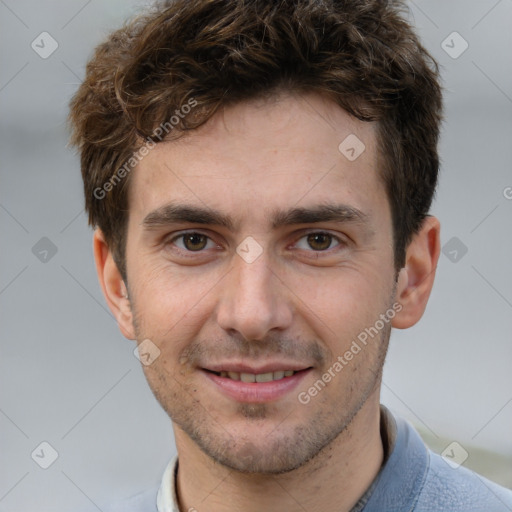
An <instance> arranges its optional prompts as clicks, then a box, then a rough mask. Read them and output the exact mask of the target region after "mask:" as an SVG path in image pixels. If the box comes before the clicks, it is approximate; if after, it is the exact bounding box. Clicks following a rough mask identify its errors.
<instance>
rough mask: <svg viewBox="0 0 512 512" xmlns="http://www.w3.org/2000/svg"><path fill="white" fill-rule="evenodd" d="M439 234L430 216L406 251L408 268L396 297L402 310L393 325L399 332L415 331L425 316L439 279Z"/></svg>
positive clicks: (436, 224) (400, 282) (435, 220)
mask: <svg viewBox="0 0 512 512" xmlns="http://www.w3.org/2000/svg"><path fill="white" fill-rule="evenodd" d="M440 232H441V226H440V224H439V221H438V220H437V218H436V217H431V216H429V217H427V218H426V219H425V220H424V221H423V224H422V227H421V229H420V231H419V232H418V233H417V234H416V235H414V237H413V239H412V241H411V243H410V244H409V246H408V247H407V251H406V256H405V267H404V268H402V269H401V270H400V274H399V276H398V284H397V288H396V295H395V297H396V300H397V301H398V302H399V303H400V304H401V306H402V309H401V310H400V311H399V312H397V314H396V315H395V317H394V318H393V320H392V322H391V325H392V326H393V327H396V328H397V329H407V328H408V327H412V326H413V325H414V324H415V323H416V322H418V320H419V319H420V318H421V317H422V316H423V313H424V312H425V308H426V307H427V302H428V298H429V297H430V292H431V291H432V286H433V285H434V277H435V275H436V268H437V261H438V259H439V253H440V246H441V243H440Z"/></svg>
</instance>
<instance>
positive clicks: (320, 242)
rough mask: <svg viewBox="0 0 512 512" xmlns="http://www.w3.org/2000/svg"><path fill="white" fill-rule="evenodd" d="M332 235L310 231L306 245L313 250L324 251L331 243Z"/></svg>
mask: <svg viewBox="0 0 512 512" xmlns="http://www.w3.org/2000/svg"><path fill="white" fill-rule="evenodd" d="M332 238H333V237H332V236H331V235H329V234H327V233H312V234H310V235H308V245H309V246H310V247H311V248H312V249H314V250H315V251H325V250H326V249H329V247H330V245H331V243H332Z"/></svg>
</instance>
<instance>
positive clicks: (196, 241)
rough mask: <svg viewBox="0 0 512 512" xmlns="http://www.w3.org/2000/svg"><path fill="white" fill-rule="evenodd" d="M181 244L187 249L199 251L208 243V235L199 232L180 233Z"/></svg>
mask: <svg viewBox="0 0 512 512" xmlns="http://www.w3.org/2000/svg"><path fill="white" fill-rule="evenodd" d="M181 238H182V239H183V245H184V246H185V248H186V249H188V250H189V251H201V250H202V249H204V248H205V247H206V244H207V243H208V237H207V236H206V235H202V234H201V233H187V234H186V235H182V236H181Z"/></svg>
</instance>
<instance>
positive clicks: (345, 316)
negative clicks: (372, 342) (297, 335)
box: [296, 265, 391, 353]
mask: <svg viewBox="0 0 512 512" xmlns="http://www.w3.org/2000/svg"><path fill="white" fill-rule="evenodd" d="M381 270H382V269H380V270H379V269H378V268H377V267H376V266H371V265H369V268H368V269H362V268H361V267H359V268H357V269H355V268H350V269H349V268H343V269H339V271H338V272H336V273H333V274H331V275H329V276H327V277H326V278H325V279H323V280H318V279H316V280H311V281H309V280H303V281H302V284H301V290H300V291H299V290H297V292H296V293H297V296H298V297H300V298H301V299H302V301H303V304H304V305H303V306H300V311H301V312H300V315H302V316H304V317H305V318H306V319H307V322H308V323H309V324H310V325H311V326H315V328H314V330H315V332H316V334H317V336H318V337H319V338H321V339H323V340H325V342H326V344H328V345H329V348H330V350H331V351H333V353H334V352H338V353H339V352H340V351H343V350H344V349H345V348H346V346H347V344H350V342H351V341H352V340H353V339H355V338H356V337H357V335H358V334H359V333H360V332H361V331H364V329H365V328H367V327H370V326H372V325H374V323H375V321H376V320H377V319H378V318H379V315H380V314H381V313H384V312H385V311H386V310H387V309H388V308H389V300H390V296H391V288H390V284H389V283H383V282H382V277H379V276H382V272H381ZM329 340H330V342H329Z"/></svg>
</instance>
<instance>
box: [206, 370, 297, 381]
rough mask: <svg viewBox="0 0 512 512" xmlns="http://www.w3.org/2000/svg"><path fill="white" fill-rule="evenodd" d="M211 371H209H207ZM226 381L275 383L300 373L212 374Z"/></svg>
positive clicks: (278, 371) (281, 371)
mask: <svg viewBox="0 0 512 512" xmlns="http://www.w3.org/2000/svg"><path fill="white" fill-rule="evenodd" d="M207 371H209V370H207ZM211 373H214V374H215V375H218V376H219V377H222V378H224V379H231V380H239V381H242V382H273V381H276V380H281V379H284V378H285V377H292V376H293V375H294V374H296V373H298V372H296V371H294V370H277V371H275V372H266V373H257V374H254V373H245V372H228V371H221V372H211Z"/></svg>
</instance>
